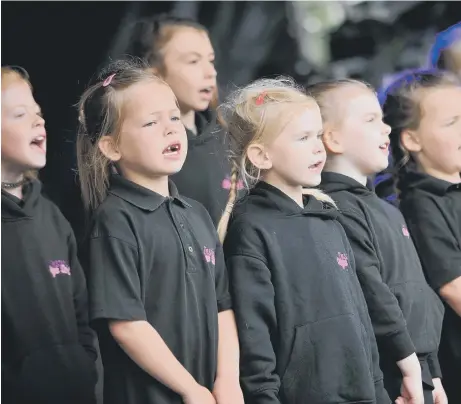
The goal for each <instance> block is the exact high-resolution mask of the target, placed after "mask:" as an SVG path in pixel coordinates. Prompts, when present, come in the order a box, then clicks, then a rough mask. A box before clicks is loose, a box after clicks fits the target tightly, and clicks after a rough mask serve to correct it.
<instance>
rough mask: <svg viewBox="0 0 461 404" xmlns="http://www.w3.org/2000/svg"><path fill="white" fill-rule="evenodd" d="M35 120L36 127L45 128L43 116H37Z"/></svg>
mask: <svg viewBox="0 0 461 404" xmlns="http://www.w3.org/2000/svg"><path fill="white" fill-rule="evenodd" d="M35 117H36V118H35V120H34V124H33V125H34V127H40V126H42V127H44V126H45V118H43V116H41V115H35Z"/></svg>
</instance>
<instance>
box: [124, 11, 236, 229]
mask: <svg viewBox="0 0 461 404" xmlns="http://www.w3.org/2000/svg"><path fill="white" fill-rule="evenodd" d="M128 42H129V46H128V49H127V51H126V53H127V54H129V55H133V56H136V57H140V58H142V59H145V60H147V61H148V63H149V65H150V66H152V67H153V69H154V72H155V73H156V74H157V75H159V76H160V77H162V78H163V80H165V82H166V83H168V85H169V86H170V87H171V89H172V90H173V92H174V93H175V95H176V97H177V99H178V103H179V108H180V111H181V120H182V122H183V124H184V126H185V127H186V131H187V139H188V143H189V151H188V154H187V158H186V162H185V163H184V166H183V169H182V170H181V171H180V172H179V173H176V174H175V175H173V176H172V177H171V179H172V180H173V181H174V183H175V184H176V186H177V187H178V190H179V192H180V193H181V195H184V196H187V197H189V198H193V199H195V200H197V201H199V202H201V203H202V204H203V205H204V206H205V208H206V209H207V210H208V212H209V213H210V215H211V218H212V219H213V222H214V223H215V224H217V222H218V220H219V218H220V217H221V215H222V213H223V210H224V207H225V206H226V201H227V196H228V192H229V184H230V181H229V179H230V175H231V174H230V171H231V169H230V165H229V162H228V159H227V146H226V144H225V142H224V138H223V136H222V135H221V133H220V131H219V128H218V126H217V124H216V117H217V114H216V111H215V108H216V104H217V84H216V70H215V67H214V58H215V56H214V50H213V46H212V45H211V42H210V38H209V37H208V32H207V30H206V28H205V27H203V26H202V25H200V24H199V23H197V22H194V21H191V20H188V19H183V18H177V17H169V16H159V17H157V18H155V19H143V20H140V21H138V22H137V23H136V24H135V26H134V28H133V30H132V34H131V37H130V39H129V41H128Z"/></svg>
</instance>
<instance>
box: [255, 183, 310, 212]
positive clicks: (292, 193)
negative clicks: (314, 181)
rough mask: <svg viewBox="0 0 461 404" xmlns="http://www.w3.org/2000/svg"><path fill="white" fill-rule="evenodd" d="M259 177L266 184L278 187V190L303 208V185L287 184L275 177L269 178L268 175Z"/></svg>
mask: <svg viewBox="0 0 461 404" xmlns="http://www.w3.org/2000/svg"><path fill="white" fill-rule="evenodd" d="M261 179H262V180H263V181H265V182H267V183H268V184H270V185H272V186H273V187H275V188H278V189H280V191H282V192H283V193H284V194H285V195H287V196H289V197H290V198H291V199H293V200H294V201H295V202H296V203H297V204H298V205H299V206H300V207H301V208H304V202H303V187H302V186H301V185H296V186H292V185H288V184H286V183H284V182H282V181H279V180H277V179H275V178H271V176H269V175H266V176H263V177H262V178H261Z"/></svg>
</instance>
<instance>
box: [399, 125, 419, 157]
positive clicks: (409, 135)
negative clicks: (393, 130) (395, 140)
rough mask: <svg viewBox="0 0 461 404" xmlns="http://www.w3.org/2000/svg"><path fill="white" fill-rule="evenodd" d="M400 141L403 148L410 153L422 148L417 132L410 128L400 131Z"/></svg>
mask: <svg viewBox="0 0 461 404" xmlns="http://www.w3.org/2000/svg"><path fill="white" fill-rule="evenodd" d="M400 142H401V143H402V146H403V148H404V149H406V150H408V151H409V152H410V153H416V152H420V151H421V149H422V147H421V143H420V142H419V137H418V135H417V133H416V132H414V131H411V130H404V131H402V133H401V134H400Z"/></svg>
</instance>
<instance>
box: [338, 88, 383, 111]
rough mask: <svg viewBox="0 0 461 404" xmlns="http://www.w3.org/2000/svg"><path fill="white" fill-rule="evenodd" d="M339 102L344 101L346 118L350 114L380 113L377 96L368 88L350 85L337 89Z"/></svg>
mask: <svg viewBox="0 0 461 404" xmlns="http://www.w3.org/2000/svg"><path fill="white" fill-rule="evenodd" d="M338 94H340V96H339V100H338V102H339V104H342V103H344V110H345V112H346V114H347V115H346V118H347V117H348V116H350V115H363V114H369V113H380V112H381V106H380V105H379V101H378V97H377V96H376V95H375V94H374V93H373V92H372V91H371V90H369V89H367V88H361V87H358V86H350V87H346V88H343V89H339V90H338Z"/></svg>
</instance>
